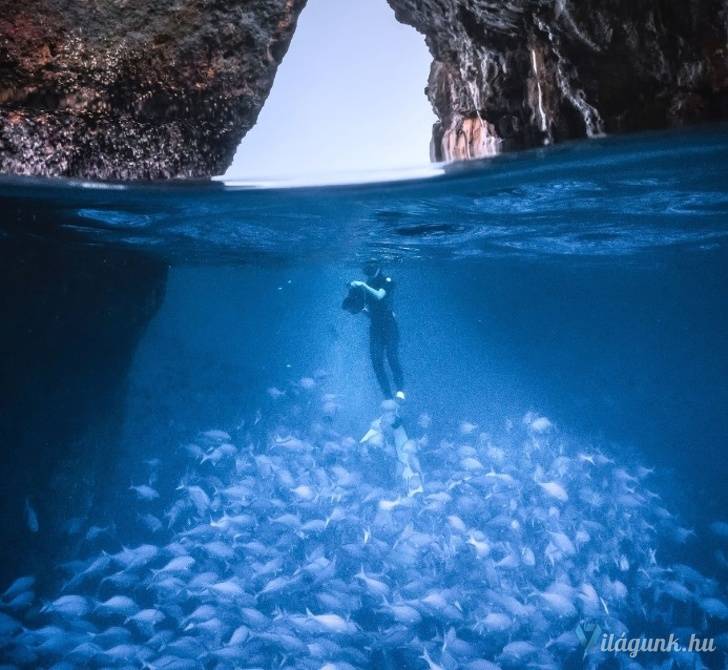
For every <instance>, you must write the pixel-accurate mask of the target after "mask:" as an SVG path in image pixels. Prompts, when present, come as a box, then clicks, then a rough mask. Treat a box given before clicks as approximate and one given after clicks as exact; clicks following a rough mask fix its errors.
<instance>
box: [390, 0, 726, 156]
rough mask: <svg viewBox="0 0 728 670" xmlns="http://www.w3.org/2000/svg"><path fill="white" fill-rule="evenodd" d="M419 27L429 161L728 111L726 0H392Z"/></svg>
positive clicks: (661, 124) (404, 18) (703, 117)
mask: <svg viewBox="0 0 728 670" xmlns="http://www.w3.org/2000/svg"><path fill="white" fill-rule="evenodd" d="M388 1H389V4H390V5H391V6H392V7H393V8H394V10H395V12H396V16H397V18H398V19H399V20H400V21H402V22H403V23H407V24H410V25H412V26H414V27H415V28H416V29H417V30H418V31H420V32H421V33H423V34H424V35H425V38H426V40H427V44H428V46H429V48H430V51H431V52H432V54H433V57H434V61H433V63H432V69H431V72H430V78H429V84H428V87H427V95H428V97H429V99H430V102H431V103H432V105H433V107H434V109H435V112H436V114H437V116H438V119H439V120H438V122H437V123H436V124H435V127H434V130H433V139H432V156H433V159H435V160H451V159H462V158H472V157H479V156H487V155H492V154H494V153H497V152H499V151H501V150H503V149H506V148H522V147H530V146H538V145H542V144H548V143H551V142H557V141H560V140H565V139H570V138H578V137H585V136H586V137H593V136H597V135H600V134H602V133H619V132H626V131H634V130H645V129H651V128H665V127H670V126H679V125H682V124H686V123H692V122H697V121H708V120H718V119H725V118H728V48H727V44H726V42H727V40H726V36H727V35H728V5H726V3H725V2H723V0H683V1H681V2H675V1H674V0H644V1H640V2H635V1H634V0H609V1H607V0H601V1H596V2H576V0H508V1H507V2H500V1H498V2H496V1H495V0H388Z"/></svg>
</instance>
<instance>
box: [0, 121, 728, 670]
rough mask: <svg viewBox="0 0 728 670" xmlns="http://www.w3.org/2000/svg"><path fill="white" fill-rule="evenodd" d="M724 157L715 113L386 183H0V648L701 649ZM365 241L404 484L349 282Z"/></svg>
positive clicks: (25, 654) (718, 370) (584, 663)
mask: <svg viewBox="0 0 728 670" xmlns="http://www.w3.org/2000/svg"><path fill="white" fill-rule="evenodd" d="M727 184H728V134H727V133H726V132H725V128H724V127H720V126H718V127H708V128H703V129H698V130H692V131H685V132H672V133H656V134H649V135H635V136H629V137H624V138H605V139H600V140H596V141H589V142H578V143H573V144H565V145H560V146H558V147H554V148H549V149H544V150H537V151H529V152H523V153H519V154H510V155H505V156H500V157H497V158H495V159H491V160H488V161H484V162H480V163H472V164H467V165H454V166H447V167H444V168H437V169H435V170H433V171H432V176H429V177H428V178H420V179H417V180H404V181H398V182H389V183H365V184H356V185H338V186H318V187H316V186H302V187H297V188H283V187H276V188H272V187H270V186H269V185H268V186H265V187H263V186H261V185H253V184H248V185H244V186H242V185H226V184H223V183H194V184H190V183H173V184H170V183H157V184H146V185H124V184H103V185H101V184H89V183H81V182H69V181H51V180H40V181H39V180H24V179H22V180H21V179H10V178H6V179H3V180H1V181H0V199H1V200H2V209H1V210H0V211H2V227H1V228H0V257H1V258H2V261H3V262H2V264H0V267H1V268H2V270H0V271H2V272H3V273H4V277H3V279H4V288H5V290H4V294H5V295H4V298H3V303H2V305H3V322H4V324H5V325H4V329H3V333H2V334H1V335H0V342H2V344H3V351H4V361H3V363H2V368H0V371H1V372H2V375H0V379H1V380H2V382H1V384H0V392H1V393H2V396H0V397H1V398H2V401H1V406H2V407H3V411H2V415H1V416H0V438H1V439H2V443H3V452H4V453H3V461H2V463H3V467H4V470H5V471H6V472H7V475H6V477H5V480H6V481H5V483H4V484H3V494H4V496H3V498H4V502H3V507H2V525H3V529H4V530H3V532H4V534H5V537H4V544H5V546H12V547H14V550H13V551H11V552H8V553H7V555H6V556H5V557H4V558H3V560H2V561H0V574H2V577H3V581H4V582H5V583H6V584H7V585H8V586H9V585H10V584H11V583H13V580H15V579H17V578H18V577H23V576H25V577H28V579H26V580H24V581H21V582H15V584H16V586H15V587H12V588H11V590H10V592H9V593H7V594H6V595H5V596H3V598H2V600H1V601H0V608H1V609H0V649H1V651H0V659H2V660H5V661H7V663H8V664H9V665H10V666H11V667H33V668H36V667H42V668H50V667H56V668H62V667H63V668H65V667H134V668H140V667H153V668H168V669H171V668H198V667H199V668H244V667H290V668H323V667H327V668H348V667H357V668H359V667H382V668H410V667H411V668H420V667H421V668H427V667H428V665H429V667H443V668H447V669H448V670H449V669H450V668H461V667H462V668H472V669H473V670H476V669H478V668H492V667H493V666H492V665H489V663H491V664H494V665H497V666H499V667H502V668H511V667H516V668H520V667H533V668H536V667H539V668H558V667H569V668H571V667H574V668H576V667H634V668H637V667H645V668H648V667H690V668H693V667H703V666H702V665H701V664H705V666H707V667H723V664H724V658H725V656H724V655H725V653H726V651H728V635H727V634H726V621H728V594H727V593H726V586H727V585H726V570H727V569H728V558H727V557H726V551H728V546H726V545H727V544H728V539H727V536H728V525H724V524H725V523H726V522H728V496H727V495H726V490H725V481H726V475H728V465H727V463H726V458H725V456H724V452H725V448H726V445H728V427H727V424H726V421H725V412H726V410H725V408H726V407H728V385H727V384H726V379H727V378H728V328H727V327H726V326H727V325H728V319H727V317H726V314H725V304H726V296H727V293H728V291H727V289H728V262H727V261H728V216H727V215H728V186H727ZM372 256H375V257H377V258H378V259H379V260H380V261H381V263H382V264H383V267H384V269H385V271H386V273H387V274H389V275H391V276H392V277H393V278H394V280H395V281H396V292H395V297H394V299H395V312H396V317H397V321H398V323H399V328H400V334H401V347H400V349H401V351H400V354H401V359H402V363H403V367H404V372H405V389H406V392H407V400H406V402H405V403H404V404H402V406H401V407H399V409H398V410H397V412H398V414H399V416H400V418H401V421H402V425H403V427H404V429H405V431H406V433H407V435H408V437H410V438H412V442H411V443H409V445H408V447H407V448H408V449H409V452H408V454H409V455H408V456H406V457H405V460H406V459H410V460H409V461H408V463H409V464H410V465H412V467H413V468H414V469H415V470H416V471H417V475H418V477H419V480H418V481H419V482H420V483H421V484H422V489H423V490H422V491H421V492H414V493H413V488H414V486H415V484H413V482H412V481H409V480H407V479H406V478H404V477H403V474H402V471H403V464H402V457H401V456H400V458H399V459H398V451H397V449H398V447H397V439H396V437H395V434H394V431H393V429H392V426H391V424H392V421H393V420H394V414H393V411H392V410H391V409H387V407H386V406H385V408H384V409H382V408H381V407H380V403H381V400H382V397H381V393H380V391H379V389H378V387H377V384H376V381H375V378H374V374H373V372H372V370H371V364H370V361H369V343H368V328H367V324H366V318H365V317H363V316H362V315H357V316H353V315H350V314H348V313H346V312H344V311H342V310H341V308H340V304H341V300H342V298H343V297H344V295H345V293H346V284H347V282H348V281H350V280H352V279H362V278H363V277H362V273H361V270H360V265H361V263H362V261H364V260H365V259H367V258H369V257H372ZM373 421H374V422H377V423H375V425H374V428H373V432H372V433H371V435H370V437H369V439H367V440H366V441H364V442H360V439H361V438H362V437H363V436H364V435H365V433H367V431H368V430H369V429H370V427H371V426H372V422H373ZM395 425H396V422H395ZM210 431H212V432H210ZM142 484H143V485H145V486H148V487H149V490H147V489H146V488H143V489H130V485H133V486H140V485H142ZM226 491H227V492H226ZM408 493H410V494H412V493H413V495H408ZM146 498H149V499H146ZM230 519H232V521H231V520H230ZM180 558H181V559H183V560H182V561H178V562H177V563H175V564H172V566H171V567H170V561H173V560H176V559H180ZM163 568H164V570H163V571H162V572H159V573H158V572H157V571H158V570H160V569H163ZM361 570H363V572H362V571H361ZM4 589H5V586H2V585H0V591H2V590H4ZM65 596H72V598H70V599H69V598H66V599H65V600H58V599H59V598H63V597H65ZM115 596H124V597H125V598H129V599H130V601H129V602H127V601H125V600H114V601H112V602H111V604H107V605H99V603H103V602H107V603H108V601H109V599H110V598H112V597H115ZM307 611H308V613H307ZM595 623H596V624H598V625H599V626H600V630H603V631H604V632H605V633H613V634H614V635H615V636H616V637H619V635H620V634H621V633H625V637H628V638H632V637H639V636H640V635H642V634H645V635H651V636H655V637H661V636H662V637H667V636H668V635H669V634H670V633H674V634H676V635H677V636H678V637H680V639H681V640H684V641H685V642H687V640H688V638H689V637H690V634H691V633H695V634H696V635H699V636H701V637H706V638H712V639H713V640H714V642H715V645H716V647H717V649H716V651H713V652H705V653H702V654H698V653H689V652H680V651H678V652H675V651H673V652H667V653H648V652H645V653H642V654H639V655H638V656H637V657H636V658H634V659H630V658H629V656H628V655H627V654H623V653H617V652H614V651H600V650H598V649H597V648H596V647H593V648H589V649H586V653H585V647H584V645H583V643H582V641H581V639H580V638H579V635H578V634H577V630H581V631H583V630H584V628H582V629H578V626H579V625H582V626H586V627H587V628H589V626H590V625H591V624H595ZM21 626H22V627H21ZM589 630H591V628H589ZM63 664H66V665H63ZM144 664H146V666H145V665H144ZM630 664H631V665H630Z"/></svg>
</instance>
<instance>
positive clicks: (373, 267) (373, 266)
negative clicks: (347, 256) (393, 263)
mask: <svg viewBox="0 0 728 670" xmlns="http://www.w3.org/2000/svg"><path fill="white" fill-rule="evenodd" d="M361 269H362V272H364V275H365V276H366V277H367V279H371V278H372V277H376V276H377V275H378V274H379V272H380V270H381V266H380V265H379V261H378V260H377V259H376V258H370V259H369V260H368V261H366V263H364V265H362V266H361Z"/></svg>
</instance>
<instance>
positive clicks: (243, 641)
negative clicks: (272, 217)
mask: <svg viewBox="0 0 728 670" xmlns="http://www.w3.org/2000/svg"><path fill="white" fill-rule="evenodd" d="M267 402H268V404H269V408H268V409H267V410H266V412H265V413H264V414H263V415H262V416H261V415H260V414H259V415H258V417H257V419H256V420H255V421H251V422H250V424H249V425H247V426H245V427H243V428H241V429H239V430H236V431H232V432H233V435H232V436H231V434H230V433H228V432H225V431H223V430H209V431H207V432H205V433H203V434H201V435H199V436H198V437H197V438H196V439H195V440H194V442H193V443H191V444H185V445H182V446H181V447H180V449H181V450H182V451H183V453H184V455H185V456H184V458H185V461H186V469H185V470H184V472H183V473H176V482H177V485H176V488H174V490H173V491H169V492H165V491H164V490H163V489H162V487H159V486H158V484H157V482H159V481H160V472H161V471H163V470H164V468H165V467H167V464H166V462H165V459H164V457H163V455H162V454H156V455H155V457H152V458H150V459H149V460H148V461H146V465H145V468H147V469H148V472H147V474H148V478H147V480H146V481H142V482H135V483H133V484H132V486H131V487H130V488H129V490H128V491H125V492H123V495H124V496H126V497H127V498H128V502H129V504H130V505H134V506H136V508H137V512H138V520H139V523H138V529H137V531H136V533H135V536H134V537H127V538H121V537H116V536H115V531H113V529H111V530H110V529H109V528H110V527H109V526H108V525H107V526H105V527H104V526H101V525H90V522H88V524H87V527H86V528H85V529H84V532H85V540H84V542H83V545H82V546H83V549H82V550H81V553H80V555H79V556H78V557H76V558H75V559H74V560H71V561H66V562H65V563H63V565H62V566H60V569H61V570H62V574H63V578H62V581H61V582H60V583H59V587H58V591H57V592H56V593H54V594H52V595H50V596H48V594H37V593H36V579H35V577H34V576H32V575H25V576H21V577H19V578H18V579H16V580H15V581H14V582H13V583H12V584H11V585H9V586H8V587H7V589H6V590H5V591H4V593H3V594H2V596H1V598H0V667H2V668H3V669H6V668H7V669H10V668H48V669H50V668H52V669H53V670H71V669H73V668H144V669H149V670H193V669H198V668H202V669H217V670H227V669H233V668H274V667H275V668H300V669H312V670H347V669H349V668H423V669H428V668H429V669H430V670H437V669H438V668H444V669H446V670H451V669H455V668H464V669H466V670H494V669H496V668H502V669H509V668H534V669H535V668H539V669H543V670H548V669H551V668H554V669H555V668H565V667H566V668H568V667H579V668H581V667H599V666H601V665H604V666H605V667H625V668H631V669H633V670H637V669H638V668H653V667H654V668H682V667H685V668H702V667H708V666H705V665H704V662H707V661H706V659H704V658H701V657H700V656H699V655H698V654H696V653H692V652H691V653H688V652H684V653H680V652H674V653H671V654H669V655H664V654H663V655H659V654H643V655H640V656H638V657H636V658H630V657H629V655H627V654H622V655H615V654H610V653H607V652H601V651H600V650H598V649H593V650H590V651H589V653H588V654H586V653H585V648H584V646H583V642H582V640H580V638H579V635H578V634H577V626H578V625H579V624H580V623H583V622H590V623H592V624H593V623H596V624H598V625H599V626H600V629H601V630H603V631H608V632H609V633H614V634H615V635H617V636H619V635H620V634H622V633H629V634H630V635H638V634H642V633H646V632H652V633H654V634H660V635H667V634H668V633H670V632H676V633H677V634H679V635H680V636H681V637H689V633H690V632H695V633H698V634H702V635H708V634H710V635H711V636H713V637H714V638H715V641H716V644H717V647H718V649H717V651H716V652H715V656H713V657H712V658H713V660H715V661H718V660H719V661H720V664H721V667H723V665H722V664H723V663H725V652H726V650H728V634H726V632H725V630H726V624H728V605H727V604H726V602H727V600H726V593H725V580H724V576H725V573H726V570H727V569H728V560H727V559H726V555H725V553H724V552H723V550H722V549H720V548H718V549H717V550H716V551H715V553H714V556H712V557H711V558H710V561H711V565H713V566H714V573H712V574H705V572H707V570H705V569H703V572H701V571H699V570H698V569H696V568H695V567H691V566H690V565H686V564H685V563H678V562H675V561H673V560H671V559H670V556H672V555H674V552H675V551H676V550H682V551H683V552H684V550H685V548H686V547H689V546H691V545H695V547H696V548H695V551H698V548H699V546H700V544H701V540H700V538H699V537H696V534H695V532H693V531H692V530H691V529H688V528H684V527H682V526H681V525H680V523H679V522H678V519H677V518H676V517H675V516H674V515H673V514H672V513H671V512H669V511H668V510H667V509H665V508H664V507H663V506H662V504H661V500H660V495H659V494H658V493H657V492H655V491H653V490H651V488H650V479H651V478H652V477H651V475H652V471H651V470H649V469H647V468H645V467H640V466H629V467H628V466H626V465H624V464H620V463H616V462H614V460H613V457H610V456H608V455H607V454H606V453H604V452H603V451H602V450H599V449H596V448H586V447H584V446H583V445H581V446H580V445H579V444H574V443H573V441H571V440H569V439H568V438H566V437H564V436H563V435H562V434H561V433H560V431H559V430H558V429H557V427H556V426H554V425H553V424H552V423H551V421H549V420H548V419H547V418H546V417H543V416H539V415H537V414H528V415H526V416H525V417H523V419H522V420H520V419H519V421H517V422H512V423H510V424H509V425H508V426H507V427H506V428H505V429H504V432H503V437H500V438H498V439H497V440H496V438H494V437H492V436H490V435H488V434H486V433H484V432H483V431H482V430H480V429H479V427H478V425H476V424H474V423H470V422H465V421H464V422H462V423H460V424H459V425H457V427H455V428H453V429H452V430H451V431H450V435H449V437H448V436H443V435H440V434H438V435H437V437H433V436H434V435H435V434H436V431H435V427H434V426H433V425H432V421H431V419H430V418H429V417H428V416H426V415H422V416H420V417H419V418H417V417H409V418H408V417H406V416H404V417H403V419H404V426H405V427H406V429H407V433H408V435H409V437H410V439H409V440H408V443H409V445H410V449H409V451H408V453H409V454H410V456H409V459H410V460H409V462H408V463H409V465H412V467H413V468H414V469H416V470H417V473H418V483H419V484H421V486H419V487H418V488H417V489H414V490H413V489H412V488H411V487H408V485H407V481H406V480H405V479H403V478H402V476H401V473H402V469H403V465H402V463H401V462H400V460H398V458H397V453H396V449H395V445H394V442H395V441H394V438H393V428H392V426H393V424H394V423H395V420H396V414H397V413H396V412H395V411H392V410H391V407H390V409H389V410H387V411H385V412H384V414H383V415H382V417H381V418H380V419H378V420H376V421H374V422H373V423H372V425H371V428H370V430H369V431H368V432H367V433H366V435H365V439H362V440H361V441H360V439H359V436H353V435H347V434H345V433H344V432H342V431H341V429H340V428H338V426H339V424H340V423H343V422H340V421H339V416H340V413H341V411H342V408H341V407H340V406H339V405H340V402H341V399H339V398H337V397H335V396H333V395H329V394H326V393H324V392H323V391H322V390H321V384H320V382H319V381H318V380H315V379H313V378H307V379H303V380H300V381H299V382H296V383H295V384H291V385H290V386H289V388H287V389H285V390H282V391H281V390H278V389H270V390H269V398H268V399H267ZM385 409H386V408H385ZM362 432H364V431H362ZM168 474H169V473H168ZM180 475H181V478H180ZM162 479H163V478H162ZM170 496H171V497H170ZM33 524H34V529H35V531H37V530H38V521H37V519H35V520H33ZM31 530H32V529H31ZM41 532H42V525H41ZM709 532H710V533H712V535H713V540H714V541H715V543H716V544H715V546H718V547H720V543H721V542H726V543H728V523H725V522H723V521H716V522H714V523H713V524H712V525H711V527H710V530H709ZM101 547H104V549H101ZM109 547H114V548H113V549H112V548H109ZM721 575H722V577H721ZM41 596H42V597H41ZM609 664H611V665H609ZM709 667H715V666H709Z"/></svg>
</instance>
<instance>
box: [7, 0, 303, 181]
mask: <svg viewBox="0 0 728 670" xmlns="http://www.w3.org/2000/svg"><path fill="white" fill-rule="evenodd" d="M304 5H305V0H258V1H256V2H250V1H249V0H172V1H171V2H170V1H167V0H147V1H145V2H130V1H129V0H108V1H105V2H78V1H77V0H23V1H22V2H17V1H15V0H0V172H4V173H16V174H32V175H63V176H79V177H88V178H100V179H140V178H141V179H150V178H151V179H154V178H166V177H196V176H209V175H211V174H216V173H221V172H224V170H225V168H226V167H227V166H228V165H229V163H230V161H231V160H232V157H233V155H234V152H235V148H236V147H237V145H238V143H239V142H240V140H241V138H242V137H243V136H244V135H245V133H246V132H247V131H248V130H249V129H250V128H251V127H252V126H253V124H254V123H255V121H256V118H257V116H258V112H259V111H260V109H261V107H262V106H263V103H264V102H265V99H266V97H267V95H268V92H269V91H270V88H271V85H272V83H273V77H274V75H275V72H276V68H277V67H278V65H279V63H280V62H281V60H282V58H283V56H284V54H285V53H286V50H287V48H288V44H289V42H290V39H291V36H292V35H293V31H294V29H295V25H296V20H297V18H298V15H299V13H300V11H301V9H302V8H303V6H304Z"/></svg>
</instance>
